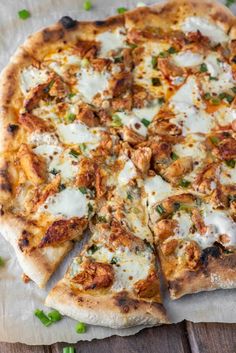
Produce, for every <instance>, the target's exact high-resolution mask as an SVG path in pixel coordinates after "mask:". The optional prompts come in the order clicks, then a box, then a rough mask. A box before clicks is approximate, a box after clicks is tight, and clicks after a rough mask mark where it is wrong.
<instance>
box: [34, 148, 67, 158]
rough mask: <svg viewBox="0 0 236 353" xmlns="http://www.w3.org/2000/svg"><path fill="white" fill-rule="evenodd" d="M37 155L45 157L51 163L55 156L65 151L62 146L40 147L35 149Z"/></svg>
mask: <svg viewBox="0 0 236 353" xmlns="http://www.w3.org/2000/svg"><path fill="white" fill-rule="evenodd" d="M33 151H34V152H35V153H36V154H39V155H41V156H43V157H45V158H46V159H47V160H48V161H49V162H50V161H51V160H52V159H53V158H54V156H55V155H58V154H59V155H60V154H61V153H63V149H62V148H61V147H60V146H55V145H46V144H45V145H39V146H37V147H35V148H33Z"/></svg>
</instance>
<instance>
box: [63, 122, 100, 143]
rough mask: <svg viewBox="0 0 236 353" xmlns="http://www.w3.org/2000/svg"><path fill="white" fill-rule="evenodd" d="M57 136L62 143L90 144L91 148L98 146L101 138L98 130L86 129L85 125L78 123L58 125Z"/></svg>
mask: <svg viewBox="0 0 236 353" xmlns="http://www.w3.org/2000/svg"><path fill="white" fill-rule="evenodd" d="M57 129H58V132H59V135H60V137H61V139H62V141H63V142H65V143H70V144H79V143H85V144H91V145H92V146H93V148H96V147H97V146H98V145H99V142H100V139H101V136H100V131H101V129H99V128H88V127H87V126H86V125H85V124H82V123H80V122H77V123H73V124H68V125H65V124H59V125H58V127H57Z"/></svg>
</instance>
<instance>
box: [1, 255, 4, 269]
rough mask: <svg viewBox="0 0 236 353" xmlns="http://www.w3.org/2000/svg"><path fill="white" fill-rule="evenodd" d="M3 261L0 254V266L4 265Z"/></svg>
mask: <svg viewBox="0 0 236 353" xmlns="http://www.w3.org/2000/svg"><path fill="white" fill-rule="evenodd" d="M4 264H5V261H4V260H3V258H2V257H1V256H0V267H2V266H4Z"/></svg>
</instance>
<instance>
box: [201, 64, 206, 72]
mask: <svg viewBox="0 0 236 353" xmlns="http://www.w3.org/2000/svg"><path fill="white" fill-rule="evenodd" d="M207 71H208V69H207V66H206V64H204V63H202V64H201V65H200V72H207Z"/></svg>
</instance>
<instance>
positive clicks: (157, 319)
mask: <svg viewBox="0 0 236 353" xmlns="http://www.w3.org/2000/svg"><path fill="white" fill-rule="evenodd" d="M45 305H46V306H48V307H53V308H54V309H57V310H58V311H59V312H60V313H62V314H63V315H67V316H69V317H72V318H73V319H75V320H78V321H82V322H86V323H88V324H92V325H99V326H108V327H111V328H127V327H131V326H138V325H146V326H154V325H158V324H164V323H168V319H167V316H166V312H165V309H164V307H163V306H162V304H159V303H152V302H145V301H143V300H138V299H136V298H132V297H131V296H129V295H128V294H127V293H126V292H121V293H117V294H106V293H105V294H97V296H95V295H92V294H91V293H90V294H89V293H85V292H80V293H78V294H75V293H73V291H72V290H71V287H70V284H69V281H68V280H67V279H66V278H64V279H62V280H61V281H60V282H58V283H57V285H56V286H55V287H54V288H53V289H52V290H51V292H50V293H49V295H48V297H47V298H46V301H45Z"/></svg>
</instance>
